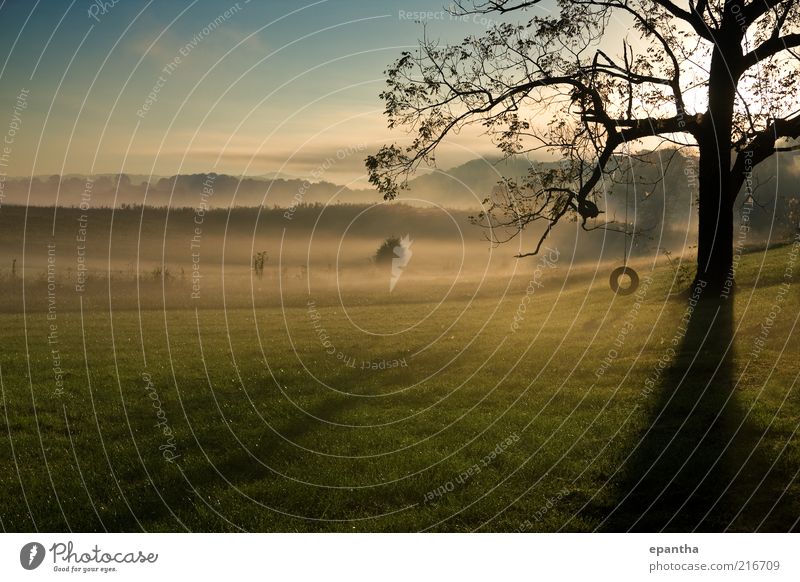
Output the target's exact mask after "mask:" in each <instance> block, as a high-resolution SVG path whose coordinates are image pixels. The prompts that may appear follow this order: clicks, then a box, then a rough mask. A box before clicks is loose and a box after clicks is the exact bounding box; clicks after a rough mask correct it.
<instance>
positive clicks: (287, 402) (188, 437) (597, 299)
mask: <svg viewBox="0 0 800 582" xmlns="http://www.w3.org/2000/svg"><path fill="white" fill-rule="evenodd" d="M796 259H797V247H796V246H795V247H792V246H783V247H780V248H775V249H772V250H770V251H768V252H754V253H750V254H747V255H745V256H744V257H743V258H742V261H741V264H740V266H739V270H738V272H737V281H738V291H737V294H736V297H735V299H732V300H729V301H723V302H721V303H720V305H719V306H718V307H715V308H705V309H703V310H696V311H695V312H694V313H693V314H692V317H691V318H690V319H687V320H684V322H688V325H683V324H682V323H681V321H682V318H683V317H684V315H685V314H686V310H687V303H686V301H685V300H684V301H681V300H675V299H669V300H667V299H666V296H667V293H668V292H669V290H670V289H671V287H672V284H673V279H674V273H673V271H672V270H671V269H670V268H669V267H668V266H666V265H663V264H659V265H658V266H657V267H656V268H655V270H654V271H653V272H652V282H650V283H648V282H647V280H644V281H643V283H642V286H641V287H640V294H638V295H630V296H627V297H622V296H615V295H613V294H612V293H611V292H610V290H609V289H608V286H607V276H608V270H607V269H605V267H599V268H598V269H597V272H596V273H595V268H594V267H591V268H588V267H587V268H582V269H573V270H571V269H569V268H568V267H567V261H563V260H562V261H560V262H558V264H557V265H556V266H555V267H553V268H550V267H546V268H544V269H543V270H542V272H541V276H537V277H536V279H535V282H534V284H532V285H531V286H530V287H529V286H528V284H529V276H528V277H526V276H518V277H515V278H512V279H508V278H505V279H503V278H498V279H493V280H491V281H484V282H483V284H482V286H479V283H480V282H479V281H472V282H470V281H465V282H462V283H459V284H457V285H456V286H454V287H453V289H451V290H449V291H448V289H449V284H448V285H442V284H437V283H434V282H425V281H417V282H414V283H413V285H406V286H405V287H402V286H400V287H398V292H397V293H396V294H392V295H389V294H388V293H386V291H385V290H384V286H385V285H384V284H383V282H381V284H380V291H378V290H377V289H378V287H377V283H376V287H375V289H373V288H372V287H370V286H369V285H368V284H364V285H363V286H361V287H358V286H352V287H347V288H346V289H345V290H344V292H343V293H342V295H341V297H340V296H339V295H338V294H337V291H336V288H335V286H334V285H333V284H331V283H330V282H328V283H326V284H320V285H316V286H312V289H311V292H310V294H309V292H308V290H307V289H306V288H305V287H304V286H303V285H301V284H300V283H296V282H295V283H292V285H294V287H290V288H285V289H283V293H280V290H279V289H277V285H278V282H277V281H273V282H272V283H267V282H265V283H264V285H267V284H270V285H273V286H275V288H274V289H272V291H271V292H270V293H263V294H262V293H260V292H259V293H257V294H255V295H254V297H255V301H254V302H253V305H250V306H248V304H247V302H236V303H234V304H228V303H225V302H224V300H225V297H226V296H225V295H224V294H222V291H221V289H218V290H217V291H215V293H217V295H214V297H215V299H214V300H213V301H206V302H204V303H203V304H202V305H201V306H200V307H198V308H197V309H193V308H191V307H189V308H180V309H179V308H174V309H173V308H170V309H159V308H158V306H157V303H158V301H155V303H156V305H152V303H153V302H154V301H153V296H154V295H155V296H156V297H157V294H158V293H159V292H160V291H161V287H160V285H159V286H158V287H155V286H154V287H153V288H152V289H150V288H148V289H146V290H145V294H146V295H147V296H148V297H147V298H146V299H149V300H150V303H148V305H149V306H150V307H149V308H148V309H142V310H138V309H135V308H134V307H135V306H133V307H132V306H131V304H130V302H123V301H122V300H120V301H119V302H117V299H116V297H117V295H116V290H115V289H112V292H111V293H110V294H107V290H104V289H102V288H101V289H100V290H99V291H98V293H96V294H95V295H94V296H92V298H91V300H89V299H86V300H84V303H83V304H82V303H80V301H79V300H78V298H77V297H76V296H74V293H72V294H70V291H69V289H68V288H64V289H63V290H62V291H61V292H60V295H59V299H58V304H57V305H58V306H57V309H56V311H55V316H54V318H51V319H48V311H47V307H46V304H45V303H44V302H42V301H39V300H40V299H41V297H39V300H37V301H34V300H33V299H30V300H28V301H27V302H26V305H28V304H30V305H35V306H37V307H36V309H26V310H25V312H22V311H20V312H18V313H4V314H2V315H0V329H2V344H3V350H2V355H0V378H1V379H2V384H1V385H0V387H1V388H2V400H1V401H0V402H1V403H2V413H0V425H2V426H0V435H2V437H0V466H1V467H2V469H1V470H0V527H2V529H3V530H7V531H20V530H21V531H25V530H43V531H44V530H47V531H53V530H55V531H63V530H74V531H102V530H109V531H118V530H123V531H129V530H140V529H143V530H147V531H183V530H192V531H236V530H240V529H241V530H255V531H417V530H431V531H471V530H479V531H556V530H560V531H591V530H596V529H599V530H611V531H625V530H629V529H633V530H661V529H666V530H678V531H687V530H694V529H697V530H703V531H720V530H732V531H753V530H759V531H762V530H766V531H787V530H791V529H794V530H796V529H798V516H800V483H799V482H798V471H799V470H800V450H799V449H798V435H797V433H796V431H797V428H798V425H799V424H800V399H799V398H798V385H797V377H798V370H799V368H798V359H797V355H798V353H800V334H798V331H797V329H796V325H797V319H798V314H800V295H798V293H797V289H796V284H792V279H791V270H792V269H793V273H794V277H795V278H796V275H797V273H798V270H800V263H795V261H796ZM638 268H639V272H640V274H641V275H642V276H644V275H645V274H646V273H647V272H648V271H649V269H650V267H649V266H648V265H640V266H639V267H638ZM787 269H789V271H787ZM787 282H788V283H789V284H788V285H785V284H784V283H787ZM210 284H211V283H210V282H209V285H210ZM232 284H233V283H232ZM236 284H239V285H243V286H244V288H245V289H246V290H247V293H245V294H244V295H245V296H247V295H249V289H250V287H249V279H243V280H242V282H240V283H236ZM176 285H179V284H177V283H176ZM45 287H46V286H41V285H40V288H41V289H45ZM34 288H36V287H34V286H33V283H30V285H29V290H30V289H34ZM37 289H38V288H37ZM526 289H532V290H533V292H532V293H528V294H527V295H526ZM186 291H187V289H186V288H184V287H180V286H178V288H177V289H173V290H171V291H170V293H186ZM9 292H10V291H9ZM104 295H105V296H104ZM109 295H110V297H111V299H110V300H109V298H108V297H109ZM526 297H527V299H525V298H526ZM17 300H20V301H21V297H19V298H17ZM309 300H310V301H313V303H312V304H309ZM523 300H524V303H523ZM15 301H16V300H15ZM521 305H524V311H522V308H521ZM774 305H778V306H779V308H780V310H779V311H776V310H775V308H774V307H773V306H774ZM770 312H773V316H771V315H770ZM515 317H516V319H515ZM51 325H54V326H55V328H51V327H50V326H51ZM53 332H55V336H53V335H52V334H53ZM48 338H50V339H51V340H52V339H53V338H55V340H54V341H51V342H50V343H48ZM673 346H674V347H673ZM756 347H757V348H758V350H756V349H755V348H756ZM53 350H57V351H56V352H54V351H53ZM54 367H55V368H56V371H55V373H54ZM59 369H60V371H61V372H59ZM58 373H61V380H63V385H57V383H56V382H57V379H58V378H57V376H56V374H58Z"/></svg>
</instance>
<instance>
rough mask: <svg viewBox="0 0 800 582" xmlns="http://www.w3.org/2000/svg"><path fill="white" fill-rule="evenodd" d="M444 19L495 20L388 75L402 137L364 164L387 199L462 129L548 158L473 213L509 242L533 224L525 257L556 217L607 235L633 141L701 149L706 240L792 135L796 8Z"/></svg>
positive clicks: (588, 7)
mask: <svg viewBox="0 0 800 582" xmlns="http://www.w3.org/2000/svg"><path fill="white" fill-rule="evenodd" d="M543 7H547V8H548V10H543V9H542V8H543ZM451 10H453V11H454V12H456V13H458V14H462V15H463V14H492V13H493V14H496V15H498V18H499V19H501V20H502V21H497V22H495V23H493V24H491V25H490V26H489V27H488V28H487V30H486V31H485V32H484V33H483V34H480V35H472V36H468V37H467V38H465V39H464V40H463V42H460V43H458V44H445V43H441V42H439V41H437V40H434V39H432V38H431V37H430V36H429V34H430V31H429V30H427V29H425V30H424V34H423V38H422V39H421V41H420V45H419V48H418V49H416V50H414V51H406V52H403V53H402V54H401V55H400V56H399V58H398V59H397V60H396V61H395V62H394V63H393V64H392V65H391V66H390V67H389V69H388V70H387V71H386V76H387V79H386V83H387V86H386V88H385V90H384V91H383V92H382V93H381V97H382V99H383V101H384V103H385V106H386V108H385V114H386V116H387V119H388V125H389V126H390V127H391V128H395V127H396V128H402V129H405V130H407V131H408V132H409V133H410V140H409V142H407V143H403V144H397V143H394V144H390V145H386V146H384V147H382V148H381V149H380V150H379V151H377V152H376V153H375V154H374V155H371V156H369V157H368V158H367V161H366V164H367V168H368V171H369V176H370V181H371V183H372V184H373V185H375V186H376V187H377V188H378V189H379V191H381V192H382V193H383V195H384V197H386V198H394V197H395V196H397V195H398V193H399V192H400V191H401V190H402V189H403V188H404V187H405V186H406V183H407V180H408V178H409V176H410V175H411V174H413V173H414V172H415V171H416V170H417V169H418V167H419V166H420V165H425V164H429V165H430V164H434V163H435V158H436V151H437V148H439V146H440V145H441V144H442V143H443V141H444V140H445V139H446V138H447V136H448V135H450V134H453V133H456V132H459V131H461V130H463V129H464V128H466V127H468V126H477V127H479V128H480V129H481V130H482V131H483V132H485V134H486V135H487V137H488V138H489V139H491V140H492V141H493V142H494V143H495V144H496V146H497V147H498V148H499V149H500V151H501V152H502V153H503V154H504V155H506V156H511V155H519V154H532V153H534V152H539V151H542V152H547V153H548V155H550V156H553V157H555V158H556V159H558V160H560V163H559V164H557V165H555V166H556V167H553V166H554V165H553V164H550V165H548V166H547V167H546V168H538V169H536V168H534V169H533V170H532V171H531V174H530V175H529V177H528V178H527V179H524V180H505V181H504V183H503V184H502V187H500V188H498V189H496V191H495V192H494V193H493V194H492V195H491V196H490V197H489V198H487V200H486V203H485V211H484V212H483V213H482V214H481V215H480V218H481V220H482V221H485V222H486V224H487V225H490V226H493V227H497V226H502V227H506V228H507V229H509V231H510V232H511V235H510V236H514V234H515V233H517V232H519V231H521V230H522V229H523V228H525V227H526V226H528V225H529V224H531V223H534V222H537V221H542V222H543V223H544V224H545V228H544V230H543V234H542V237H541V239H540V240H539V242H538V245H536V247H535V248H533V249H531V252H530V254H533V253H536V252H537V251H538V249H539V247H540V246H541V244H542V241H543V240H544V238H545V237H546V236H547V235H548V234H549V232H550V230H551V229H552V228H553V226H555V225H556V224H557V223H558V222H559V221H560V220H562V219H564V218H572V219H576V220H579V221H580V222H581V224H582V225H583V226H584V227H585V228H596V227H597V226H603V225H606V226H607V225H608V222H607V221H604V220H603V217H602V216H601V214H602V210H601V209H602V202H601V197H602V196H603V194H604V192H607V191H608V190H610V188H609V185H610V184H612V183H613V182H614V181H615V180H619V179H620V175H624V174H622V173H621V172H619V171H618V170H619V168H620V164H621V156H622V155H626V154H631V153H633V152H634V149H636V147H643V146H646V147H647V149H650V150H653V149H658V148H661V147H663V146H665V145H669V146H670V151H673V152H674V151H680V150H682V149H684V148H695V149H699V158H700V167H699V178H700V206H701V219H700V222H701V224H700V228H701V229H704V228H705V229H706V230H709V229H711V225H712V224H719V223H720V221H722V222H724V221H728V222H729V223H730V222H731V220H729V218H730V216H729V210H730V208H731V207H732V205H733V202H734V200H735V199H736V197H737V195H738V193H739V192H740V191H741V190H742V188H743V186H745V185H746V183H747V179H748V176H749V175H750V172H752V169H753V168H754V167H755V166H756V165H757V164H759V163H761V162H762V161H764V160H765V159H767V158H768V157H770V156H771V155H773V154H774V153H776V152H778V151H782V150H787V149H792V148H794V147H795V146H794V143H793V140H794V139H795V138H797V137H798V136H800V102H799V100H798V98H797V95H798V89H800V87H798V84H799V83H800V75H798V72H799V71H798V69H800V66H799V65H800V56H799V55H798V52H796V50H795V49H796V48H797V47H799V46H800V2H797V1H796V0H750V1H745V0H717V1H714V0H689V1H688V2H678V1H677V0H675V1H673V0H559V1H557V2H542V3H541V4H540V2H539V1H538V0H529V1H523V0H473V1H472V2H466V1H465V0H462V1H461V2H458V3H457V4H455V5H454V6H453V7H451ZM512 13H518V16H519V18H516V19H511V20H512V21H508V19H509V16H510V15H511V16H513V14H512ZM635 144H636V145H635ZM704 197H705V199H706V200H707V201H709V202H706V208H707V209H708V210H707V211H706V216H708V217H710V218H707V219H706V220H705V224H704V217H703V204H704V202H703V198H704ZM713 215H716V219H714V218H713ZM715 220H716V222H715ZM726 228H727V227H726ZM493 230H494V228H493ZM723 239H725V237H723ZM701 243H702V241H701ZM709 244H710V245H711V247H713V245H714V241H709ZM716 244H717V245H718V246H720V244H721V245H722V246H724V245H726V244H727V245H728V246H730V244H728V241H727V240H726V239H725V240H722V243H720V242H719V238H718V239H717V240H716ZM703 246H704V245H703V244H701V247H703ZM705 246H708V245H705ZM712 251H713V249H707V250H706V251H704V250H703V248H701V249H700V256H699V257H698V260H700V259H701V258H703V257H704V252H705V254H706V255H707V257H706V258H707V259H708V261H709V262H711V261H712V255H713V252H712ZM526 254H527V253H526ZM716 262H717V263H720V265H717V267H716V268H717V270H719V269H723V270H724V269H727V268H728V267H729V265H726V264H723V263H729V262H730V261H729V260H728V258H727V257H724V256H723V257H722V258H721V259H720V260H718V261H716Z"/></svg>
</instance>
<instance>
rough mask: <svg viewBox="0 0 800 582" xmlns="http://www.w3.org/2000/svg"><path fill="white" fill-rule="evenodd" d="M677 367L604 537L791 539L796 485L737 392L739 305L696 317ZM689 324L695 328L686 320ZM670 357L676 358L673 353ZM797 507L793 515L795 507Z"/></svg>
mask: <svg viewBox="0 0 800 582" xmlns="http://www.w3.org/2000/svg"><path fill="white" fill-rule="evenodd" d="M686 313H687V314H689V315H690V319H689V320H688V323H686V324H685V325H684V327H683V328H681V329H685V335H684V336H683V338H682V339H681V338H678V342H677V343H679V346H678V347H676V348H675V353H674V355H672V354H671V353H670V355H671V356H672V362H671V364H670V365H669V367H668V368H667V369H665V370H664V373H663V375H662V376H661V379H660V386H657V387H656V391H654V392H653V393H652V394H651V395H650V396H645V395H644V394H643V396H642V397H643V398H645V399H647V398H655V399H656V400H655V402H650V403H644V406H645V407H646V408H647V409H648V422H647V427H648V428H647V429H646V432H645V434H643V435H642V437H641V439H640V441H639V442H638V443H637V446H636V449H635V450H634V452H633V453H632V454H631V455H630V457H628V459H627V460H626V461H625V463H624V466H623V468H622V472H621V473H622V478H621V481H620V482H619V483H618V484H617V487H616V488H615V494H614V499H613V501H612V503H611V504H610V506H606V510H605V518H604V519H603V520H602V523H601V524H600V526H599V528H600V529H602V530H607V531H645V532H654V531H674V532H687V531H707V532H717V531H764V530H767V531H787V530H791V529H792V528H796V527H797V526H796V524H795V520H796V518H797V515H798V513H797V507H796V506H797V502H796V501H794V500H793V499H792V496H791V495H789V494H788V492H787V491H786V488H787V487H788V485H789V484H790V482H791V479H792V478H791V477H787V476H786V474H785V473H784V474H781V472H780V471H776V470H775V467H773V463H772V459H769V458H767V456H766V454H765V447H764V442H765V441H766V439H764V441H762V440H761V437H762V435H763V432H764V430H763V428H758V427H757V426H755V425H754V423H753V422H752V420H751V419H750V418H748V415H747V410H746V408H744V407H743V406H742V404H741V402H739V399H738V398H737V395H736V391H737V388H740V387H737V379H738V378H739V375H738V371H737V370H736V369H735V366H734V342H733V341H732V340H733V337H734V314H733V300H732V299H729V300H719V301H717V300H713V299H711V300H709V299H705V300H703V301H700V302H699V303H698V304H697V305H696V306H694V311H693V312H691V313H690V312H689V308H687V312H686ZM684 321H686V320H684ZM666 350H669V348H666ZM790 506H791V507H790Z"/></svg>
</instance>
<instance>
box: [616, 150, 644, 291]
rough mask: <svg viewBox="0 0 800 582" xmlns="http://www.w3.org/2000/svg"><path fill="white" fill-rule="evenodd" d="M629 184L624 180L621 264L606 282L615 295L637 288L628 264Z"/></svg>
mask: <svg viewBox="0 0 800 582" xmlns="http://www.w3.org/2000/svg"><path fill="white" fill-rule="evenodd" d="M628 160H629V161H630V157H628ZM632 174H633V167H632V166H631V175H632ZM629 186H630V180H628V181H626V182H625V246H624V248H623V250H622V266H621V267H617V268H616V269H614V270H613V271H611V276H610V277H609V278H608V284H609V286H610V287H611V290H612V291H613V292H614V293H616V294H617V295H631V294H632V293H635V292H636V289H638V288H639V274H638V273H637V272H636V271H635V270H634V269H633V267H629V266H628V237H629V236H630V234H629V233H628V190H629ZM626 278H627V279H628V280H629V283H628V284H627V285H623V284H622V282H623V281H624V280H625V279H626Z"/></svg>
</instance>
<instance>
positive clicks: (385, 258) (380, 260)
mask: <svg viewBox="0 0 800 582" xmlns="http://www.w3.org/2000/svg"><path fill="white" fill-rule="evenodd" d="M399 246H400V239H399V238H398V237H396V236H390V237H389V238H387V239H386V240H384V241H383V242H382V243H381V245H380V246H379V247H378V250H377V251H375V256H374V257H373V258H372V260H373V261H374V262H375V264H376V265H380V266H384V265H390V264H391V263H392V259H395V258H396V256H395V252H394V249H395V248H396V247H399Z"/></svg>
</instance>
